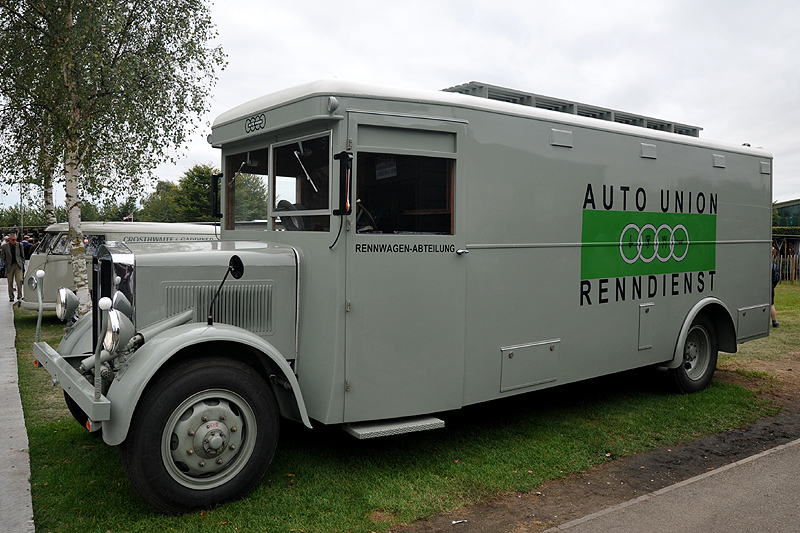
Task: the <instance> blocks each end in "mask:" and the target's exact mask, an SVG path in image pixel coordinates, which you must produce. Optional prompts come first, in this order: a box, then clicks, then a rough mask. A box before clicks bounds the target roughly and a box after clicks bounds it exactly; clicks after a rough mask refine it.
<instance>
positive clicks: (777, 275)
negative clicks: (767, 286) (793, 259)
mask: <svg viewBox="0 0 800 533" xmlns="http://www.w3.org/2000/svg"><path fill="white" fill-rule="evenodd" d="M775 255H776V250H775V247H774V246H773V247H772V276H771V277H772V298H771V299H770V306H769V315H770V318H771V319H772V327H773V328H778V327H780V325H781V323H780V322H778V316H777V314H776V313H775V287H777V285H778V283H780V282H781V271H780V268H778V265H776V264H775Z"/></svg>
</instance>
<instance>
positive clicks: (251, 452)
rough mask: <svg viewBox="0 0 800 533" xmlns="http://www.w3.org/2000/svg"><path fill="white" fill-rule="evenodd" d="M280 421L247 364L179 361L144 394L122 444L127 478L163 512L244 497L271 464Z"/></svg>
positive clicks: (216, 360)
mask: <svg viewBox="0 0 800 533" xmlns="http://www.w3.org/2000/svg"><path fill="white" fill-rule="evenodd" d="M278 416H279V415H278V408H277V404H276V401H275V396H274V394H273V393H272V390H271V389H270V388H269V386H268V385H267V383H266V382H265V381H264V380H263V379H262V378H261V376H259V375H258V373H257V372H256V371H255V370H254V369H253V368H252V367H250V366H248V365H246V364H244V363H242V362H238V361H233V360H228V359H222V358H199V359H193V360H189V361H186V362H183V363H180V364H178V365H176V366H175V367H172V368H170V369H169V370H167V371H166V372H163V373H162V374H161V375H160V376H158V377H157V378H155V379H154V381H153V382H152V383H151V384H150V385H149V386H148V388H147V389H146V390H145V391H144V393H143V394H142V398H141V399H140V401H139V405H137V407H136V411H135V412H134V416H133V419H132V420H131V426H130V429H129V430H128V436H127V438H126V440H125V442H123V444H122V447H121V450H122V464H123V467H124V468H125V473H126V474H127V476H128V479H129V480H130V482H131V484H132V485H133V487H134V488H135V489H136V491H137V492H138V493H139V494H140V495H141V496H142V498H144V499H145V500H146V501H147V502H148V503H149V504H150V505H152V506H153V507H155V508H156V509H158V510H160V511H163V512H165V513H169V514H179V513H183V512H186V511H190V510H193V509H199V508H206V507H210V506H212V505H214V504H218V503H222V502H226V501H230V500H235V499H239V498H242V497H243V496H245V495H247V494H248V493H249V492H250V491H252V490H253V489H254V488H255V487H256V486H257V485H258V483H259V481H261V478H262V477H263V475H264V473H265V472H266V471H267V468H268V467H269V465H270V463H271V462H272V457H273V455H274V454H275V447H276V446H277V443H278V431H279V419H278Z"/></svg>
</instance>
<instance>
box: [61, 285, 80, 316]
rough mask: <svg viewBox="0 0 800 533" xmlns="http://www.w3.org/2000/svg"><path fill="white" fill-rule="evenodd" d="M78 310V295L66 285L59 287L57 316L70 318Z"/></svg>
mask: <svg viewBox="0 0 800 533" xmlns="http://www.w3.org/2000/svg"><path fill="white" fill-rule="evenodd" d="M77 310H78V297H77V296H75V293H74V292H72V291H71V290H69V289H68V288H66V287H60V288H59V289H58V297H57V298H56V316H58V319H59V320H62V321H63V320H69V319H71V318H73V317H74V316H75V312H76V311H77Z"/></svg>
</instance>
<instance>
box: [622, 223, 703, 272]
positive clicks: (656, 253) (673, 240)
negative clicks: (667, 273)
mask: <svg viewBox="0 0 800 533" xmlns="http://www.w3.org/2000/svg"><path fill="white" fill-rule="evenodd" d="M619 252H620V255H622V260H623V261H625V262H626V263H628V264H629V265H632V264H634V263H636V262H637V261H642V262H644V263H650V262H651V261H654V260H655V259H656V258H658V260H659V261H661V262H662V263H666V262H667V261H669V260H670V259H674V260H675V261H683V260H684V258H685V257H686V254H687V253H689V232H688V230H687V229H686V227H685V226H684V225H683V224H677V225H675V226H674V227H672V226H669V225H667V224H661V225H660V226H659V227H658V228H656V227H655V226H654V225H653V224H644V225H643V226H642V227H639V226H638V225H636V224H628V225H627V226H625V228H624V229H623V230H622V233H621V234H620V237H619Z"/></svg>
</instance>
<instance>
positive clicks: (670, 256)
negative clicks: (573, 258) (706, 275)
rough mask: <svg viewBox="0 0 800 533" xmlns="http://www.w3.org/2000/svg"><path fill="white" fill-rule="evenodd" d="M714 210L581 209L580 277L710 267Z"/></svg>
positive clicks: (712, 266)
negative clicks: (652, 211)
mask: <svg viewBox="0 0 800 533" xmlns="http://www.w3.org/2000/svg"><path fill="white" fill-rule="evenodd" d="M716 238H717V215H715V214H713V215H708V214H702V215H698V214H686V213H642V212H630V211H599V210H592V209H585V210H584V211H583V231H582V235H581V242H582V248H581V279H602V278H614V277H625V276H640V275H648V274H670V273H675V272H695V271H701V270H715V268H716V261H717V254H716V246H717V243H716Z"/></svg>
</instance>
